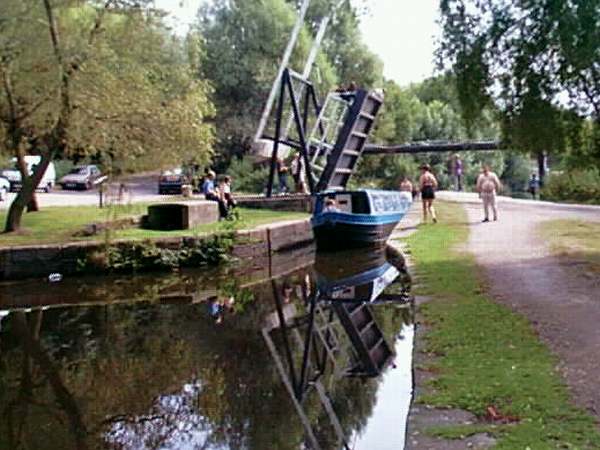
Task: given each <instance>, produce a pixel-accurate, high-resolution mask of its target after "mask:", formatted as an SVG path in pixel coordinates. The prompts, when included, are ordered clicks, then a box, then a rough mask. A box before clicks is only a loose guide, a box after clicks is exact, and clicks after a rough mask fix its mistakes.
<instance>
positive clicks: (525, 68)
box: [438, 0, 600, 161]
mask: <svg viewBox="0 0 600 450" xmlns="http://www.w3.org/2000/svg"><path fill="white" fill-rule="evenodd" d="M440 9H441V13H442V25H443V30H444V34H443V39H442V41H441V46H440V48H439V52H438V54H439V57H440V61H441V63H442V64H448V65H450V66H452V68H453V69H454V71H455V73H456V75H457V87H458V93H459V99H460V102H461V105H462V107H463V113H464V115H465V118H466V119H467V120H468V121H471V122H472V121H473V120H475V119H476V117H478V116H479V114H480V113H481V111H482V110H483V109H484V108H485V107H486V106H487V105H489V104H490V102H493V103H494V104H495V106H496V107H498V108H499V109H500V111H501V112H502V114H503V116H504V120H503V122H504V125H505V126H504V134H505V137H506V138H507V139H509V140H510V141H511V142H512V143H513V144H515V145H516V146H519V147H522V148H525V149H527V150H532V151H536V152H538V153H539V152H542V151H560V150H562V149H564V148H565V147H566V146H568V145H569V143H570V141H569V136H570V134H569V133H568V132H567V131H568V130H567V129H569V128H570V129H571V130H572V127H570V126H569V123H573V120H574V119H578V120H579V122H580V123H581V122H582V121H584V120H591V121H593V122H594V123H595V127H594V130H595V137H593V138H592V145H593V146H594V148H595V150H594V153H595V155H596V157H597V158H598V159H597V160H599V161H600V64H599V63H598V62H599V61H600V46H599V45H598V42H600V26H599V23H600V0H572V1H564V0H540V1H528V2H513V1H509V0H484V1H479V0H441V2H440ZM567 110H568V112H567V113H565V111H567ZM571 136H572V134H571Z"/></svg>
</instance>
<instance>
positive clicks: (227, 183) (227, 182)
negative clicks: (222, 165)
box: [219, 175, 237, 208]
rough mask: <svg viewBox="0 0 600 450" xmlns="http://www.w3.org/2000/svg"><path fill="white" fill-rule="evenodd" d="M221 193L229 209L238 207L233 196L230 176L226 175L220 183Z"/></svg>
mask: <svg viewBox="0 0 600 450" xmlns="http://www.w3.org/2000/svg"><path fill="white" fill-rule="evenodd" d="M219 191H220V193H221V196H222V198H223V201H224V202H225V204H226V205H227V208H234V207H235V206H236V205H237V203H236V202H235V200H234V199H233V196H232V195H231V177H230V176H229V175H225V176H224V177H223V180H221V183H219Z"/></svg>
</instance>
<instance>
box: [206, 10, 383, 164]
mask: <svg viewBox="0 0 600 450" xmlns="http://www.w3.org/2000/svg"><path fill="white" fill-rule="evenodd" d="M334 3H338V2H337V1H336V2H333V1H332V0H318V1H314V2H312V4H311V7H310V9H309V11H308V14H307V24H306V25H305V27H304V29H303V30H302V32H301V33H300V36H299V39H298V42H297V44H296V48H295V50H294V52H293V54H292V58H291V61H290V66H291V67H292V68H293V69H295V70H296V71H297V72H302V71H303V68H304V63H305V61H306V58H307V55H308V53H309V50H310V48H311V45H312V42H313V39H314V35H315V33H316V31H317V29H318V26H319V23H320V21H321V19H322V18H323V17H324V16H325V15H328V14H329V13H330V12H331V11H332V9H333V5H334ZM297 6H298V2H296V1H286V0H243V1H242V0H233V1H225V0H218V1H215V2H212V3H211V4H209V5H205V6H204V7H203V8H201V10H200V12H199V17H198V22H197V26H196V33H198V34H199V35H200V36H202V39H203V40H204V42H205V47H204V48H205V53H204V59H203V64H202V65H201V68H200V71H199V73H200V77H201V78H207V79H209V80H210V82H211V83H212V85H213V87H214V95H213V99H214V103H215V105H216V107H217V121H216V131H217V138H218V142H219V152H218V153H217V155H216V168H217V169H218V170H219V171H223V170H224V169H225V168H226V166H227V165H228V164H229V163H230V161H231V160H232V158H233V157H241V156H242V155H244V154H245V153H247V152H248V150H249V149H250V146H251V143H252V139H253V137H254V133H255V131H256V127H257V124H258V122H259V118H260V115H261V112H262V108H263V107H264V104H265V100H266V99H267V97H268V93H269V91H270V89H271V86H272V83H273V80H274V79H275V76H276V74H277V68H278V65H279V62H280V58H281V55H282V54H283V51H284V48H285V46H286V44H287V41H288V39H289V35H290V32H291V30H292V27H293V25H294V23H295V21H296V17H297V12H296V7H297ZM312 80H313V81H314V82H315V83H316V87H317V90H318V91H319V96H320V97H322V96H324V94H325V93H326V92H328V91H329V90H331V88H333V87H334V86H335V85H337V84H345V85H347V84H348V83H349V82H350V81H355V82H356V83H358V84H359V85H361V86H368V87H373V86H377V85H381V80H382V64H381V62H380V61H379V60H378V59H377V57H376V56H375V55H374V54H373V53H371V52H370V51H369V50H368V49H367V48H366V46H365V45H364V43H363V42H362V38H361V35H360V31H359V27H358V12H357V11H356V10H355V8H354V7H353V6H351V4H350V2H345V3H344V4H343V5H342V6H341V7H340V8H339V9H338V10H337V12H336V14H335V16H334V17H333V18H332V21H331V23H330V25H329V28H328V31H327V34H326V35H325V39H324V41H323V44H322V46H321V50H320V51H319V52H318V55H317V59H316V62H315V67H314V69H313V77H312ZM266 131H267V132H269V131H272V130H266Z"/></svg>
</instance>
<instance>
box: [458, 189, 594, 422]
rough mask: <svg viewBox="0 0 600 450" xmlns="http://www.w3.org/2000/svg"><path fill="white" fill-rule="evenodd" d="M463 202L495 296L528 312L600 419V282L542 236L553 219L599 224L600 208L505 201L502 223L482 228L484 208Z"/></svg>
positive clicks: (580, 397)
mask: <svg viewBox="0 0 600 450" xmlns="http://www.w3.org/2000/svg"><path fill="white" fill-rule="evenodd" d="M453 200H455V201H461V200H462V202H463V203H464V205H465V208H466V209H467V212H468V217H469V223H470V231H471V233H470V238H469V242H468V251H470V252H471V253H473V254H474V255H475V257H476V260H477V262H478V264H479V265H480V266H481V267H483V269H484V272H485V276H486V281H487V282H488V285H489V292H490V293H491V294H492V296H493V297H494V298H495V299H496V300H497V301H499V302H502V303H504V304H506V305H507V306H509V307H511V308H512V309H514V310H516V311H518V312H520V313H522V314H524V315H525V316H526V317H527V318H528V319H529V320H530V321H531V323H532V324H533V327H534V329H535V330H536V332H537V333H538V334H539V335H540V337H541V338H542V339H543V340H544V341H545V342H546V343H547V344H548V345H549V347H550V348H551V349H552V351H553V352H554V353H555V354H556V355H557V356H558V358H559V366H558V370H559V371H560V372H561V373H562V374H563V377H564V379H565V380H566V382H567V384H568V386H569V388H570V390H571V392H572V395H573V398H574V400H575V402H576V403H577V404H579V405H580V406H583V407H585V408H587V409H588V410H589V411H590V412H592V413H593V414H595V415H596V417H598V418H600V280H598V279H597V276H594V275H593V274H591V273H588V272H586V270H585V265H584V264H582V263H581V262H577V261H565V260H562V259H561V260H559V259H558V258H556V257H555V256H553V255H552V254H551V253H550V251H549V249H548V246H547V245H546V243H545V242H544V241H543V240H542V239H541V238H540V236H539V234H538V231H537V227H538V225H539V224H540V223H541V222H543V221H546V220H553V219H581V220H590V221H600V208H597V207H596V208H594V207H567V206H564V205H548V204H539V203H537V202H522V201H521V202H513V201H508V200H505V201H503V202H501V204H500V213H499V214H500V218H499V221H498V222H490V223H481V219H482V215H483V213H482V210H481V207H480V206H479V205H478V204H477V203H474V202H473V199H472V198H467V197H462V199H461V198H458V197H457V198H453Z"/></svg>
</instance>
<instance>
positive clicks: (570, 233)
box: [540, 220, 600, 273]
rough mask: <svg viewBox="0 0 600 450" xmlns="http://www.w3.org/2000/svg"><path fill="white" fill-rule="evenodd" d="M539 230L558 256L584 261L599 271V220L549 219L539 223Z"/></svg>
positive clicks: (595, 270)
mask: <svg viewBox="0 0 600 450" xmlns="http://www.w3.org/2000/svg"><path fill="white" fill-rule="evenodd" d="M540 232H541V234H542V236H543V237H544V239H546V240H547V241H548V242H549V244H550V246H551V248H552V250H553V251H554V252H555V253H557V254H558V255H559V256H563V257H566V258H569V259H578V260H583V261H586V262H587V263H588V264H589V266H590V268H591V269H592V270H593V271H594V272H599V273H600V239H598V236H600V222H583V221H580V220H551V221H548V222H544V223H542V224H541V226H540Z"/></svg>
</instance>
